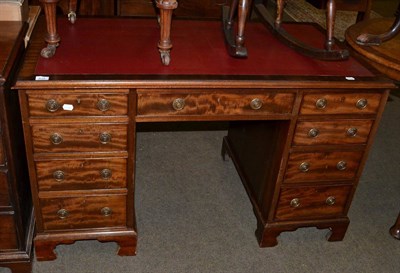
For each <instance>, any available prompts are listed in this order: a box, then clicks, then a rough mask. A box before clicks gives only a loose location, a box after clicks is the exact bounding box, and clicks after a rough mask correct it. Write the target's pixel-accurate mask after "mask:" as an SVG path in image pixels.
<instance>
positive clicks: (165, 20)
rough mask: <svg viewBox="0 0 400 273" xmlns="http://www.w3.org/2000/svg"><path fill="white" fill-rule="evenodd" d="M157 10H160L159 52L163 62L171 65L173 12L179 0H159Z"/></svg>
mask: <svg viewBox="0 0 400 273" xmlns="http://www.w3.org/2000/svg"><path fill="white" fill-rule="evenodd" d="M156 2H157V8H159V9H160V41H159V42H158V50H159V51H160V57H161V62H162V63H163V64H164V65H169V63H170V61H171V58H170V51H171V48H172V43H171V38H170V33H171V21H172V12H173V10H174V9H176V8H177V7H178V2H177V0H157V1H156Z"/></svg>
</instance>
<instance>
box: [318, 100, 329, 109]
mask: <svg viewBox="0 0 400 273" xmlns="http://www.w3.org/2000/svg"><path fill="white" fill-rule="evenodd" d="M327 105H328V101H327V99H325V98H322V99H318V100H317V101H316V102H315V107H317V109H324V108H325V107H326V106H327Z"/></svg>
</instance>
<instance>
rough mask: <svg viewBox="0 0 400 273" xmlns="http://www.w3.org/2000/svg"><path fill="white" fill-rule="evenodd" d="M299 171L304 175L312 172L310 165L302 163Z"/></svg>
mask: <svg viewBox="0 0 400 273" xmlns="http://www.w3.org/2000/svg"><path fill="white" fill-rule="evenodd" d="M299 170H300V171H302V172H303V173H305V172H308V171H309V170H310V163H308V162H302V163H301V164H300V165H299Z"/></svg>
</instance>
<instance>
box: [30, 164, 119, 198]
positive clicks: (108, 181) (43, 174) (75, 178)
mask: <svg viewBox="0 0 400 273" xmlns="http://www.w3.org/2000/svg"><path fill="white" fill-rule="evenodd" d="M126 166H127V165H126V159H125V158H110V159H74V160H49V161H38V162H36V176H37V181H38V187H39V191H54V190H86V189H112V188H125V187H126Z"/></svg>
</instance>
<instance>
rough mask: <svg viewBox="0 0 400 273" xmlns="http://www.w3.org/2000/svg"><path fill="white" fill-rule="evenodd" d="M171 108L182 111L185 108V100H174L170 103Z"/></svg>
mask: <svg viewBox="0 0 400 273" xmlns="http://www.w3.org/2000/svg"><path fill="white" fill-rule="evenodd" d="M172 108H174V109H175V110H176V111H180V110H182V109H183V108H185V100H184V99H182V98H177V99H174V101H173V102H172Z"/></svg>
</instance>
